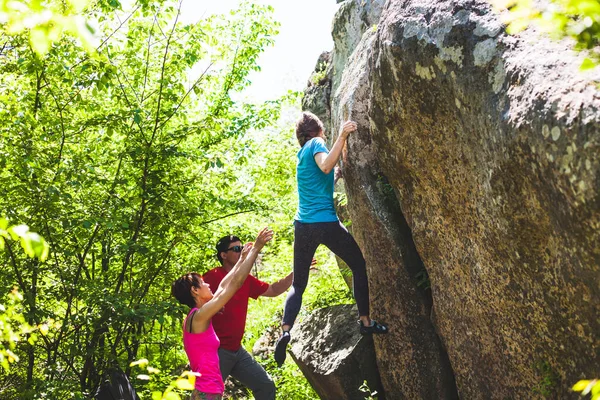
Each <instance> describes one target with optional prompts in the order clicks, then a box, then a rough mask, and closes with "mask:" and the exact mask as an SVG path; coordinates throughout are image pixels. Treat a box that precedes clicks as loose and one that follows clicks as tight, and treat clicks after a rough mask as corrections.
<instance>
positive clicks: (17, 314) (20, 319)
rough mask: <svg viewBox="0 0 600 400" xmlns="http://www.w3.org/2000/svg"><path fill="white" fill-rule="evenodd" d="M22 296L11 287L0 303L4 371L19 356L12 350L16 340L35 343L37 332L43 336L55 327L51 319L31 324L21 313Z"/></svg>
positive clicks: (0, 357)
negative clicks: (3, 300) (2, 302)
mask: <svg viewBox="0 0 600 400" xmlns="http://www.w3.org/2000/svg"><path fill="white" fill-rule="evenodd" d="M22 301H23V296H22V295H21V293H19V291H18V290H17V289H13V290H12V291H11V292H10V293H9V294H8V296H7V297H6V299H5V302H4V304H0V366H1V367H2V369H4V370H5V371H8V370H9V369H10V364H11V363H13V362H16V361H19V356H18V355H16V354H15V353H14V352H13V350H15V347H16V345H17V343H18V342H20V341H22V340H23V339H24V338H27V341H28V342H29V343H30V344H33V343H35V341H36V340H37V338H38V333H39V334H41V335H43V336H45V335H46V334H47V333H48V331H49V330H50V329H53V328H55V327H56V325H55V323H54V321H53V320H49V321H45V322H44V323H42V324H40V325H38V326H31V325H29V324H28V323H27V321H25V317H24V316H23V314H22V309H21V302H22Z"/></svg>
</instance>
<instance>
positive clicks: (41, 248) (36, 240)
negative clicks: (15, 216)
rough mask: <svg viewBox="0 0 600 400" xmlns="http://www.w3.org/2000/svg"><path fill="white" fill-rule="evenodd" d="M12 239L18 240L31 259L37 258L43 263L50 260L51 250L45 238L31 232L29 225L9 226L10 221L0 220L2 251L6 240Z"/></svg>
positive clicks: (0, 248) (0, 244) (0, 246)
mask: <svg viewBox="0 0 600 400" xmlns="http://www.w3.org/2000/svg"><path fill="white" fill-rule="evenodd" d="M10 239H12V240H14V241H17V240H18V241H19V243H20V244H21V247H23V250H24V251H25V254H27V255H28V256H29V257H31V258H34V257H37V258H38V259H39V260H40V261H42V262H43V261H46V259H47V258H48V253H49V251H50V248H49V246H48V243H46V241H45V240H44V238H43V237H41V236H40V235H38V234H37V233H35V232H31V231H29V227H28V226H27V225H15V226H8V220H7V219H6V218H0V250H4V248H5V247H6V240H10Z"/></svg>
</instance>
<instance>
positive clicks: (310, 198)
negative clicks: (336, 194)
mask: <svg viewBox="0 0 600 400" xmlns="http://www.w3.org/2000/svg"><path fill="white" fill-rule="evenodd" d="M317 153H325V154H329V150H328V149H327V146H326V145H325V141H324V140H323V138H320V137H317V138H313V139H311V140H309V141H308V142H306V143H305V144H304V146H302V148H301V149H300V151H298V166H297V167H296V179H297V181H298V211H297V212H296V216H295V217H294V219H295V220H296V221H300V222H302V223H308V224H310V223H315V222H335V221H337V220H338V217H337V214H336V213H335V207H334V206H333V181H334V175H335V173H334V171H333V170H332V171H330V172H329V173H328V174H325V173H324V172H323V171H321V168H319V166H318V165H317V162H316V161H315V154H317Z"/></svg>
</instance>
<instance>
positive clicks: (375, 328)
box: [358, 319, 388, 335]
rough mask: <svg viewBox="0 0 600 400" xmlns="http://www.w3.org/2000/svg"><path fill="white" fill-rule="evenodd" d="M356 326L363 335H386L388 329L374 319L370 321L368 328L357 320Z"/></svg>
mask: <svg viewBox="0 0 600 400" xmlns="http://www.w3.org/2000/svg"><path fill="white" fill-rule="evenodd" d="M358 324H359V325H360V333H361V334H363V335H372V334H381V333H388V327H387V326H386V325H384V324H380V323H379V322H377V321H375V320H374V319H372V320H371V325H369V326H364V325H363V323H362V321H361V320H358Z"/></svg>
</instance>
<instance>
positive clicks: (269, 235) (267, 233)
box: [254, 227, 273, 251]
mask: <svg viewBox="0 0 600 400" xmlns="http://www.w3.org/2000/svg"><path fill="white" fill-rule="evenodd" d="M271 239H273V231H272V230H271V229H269V227H265V228H263V229H262V230H261V231H260V232H259V233H258V236H257V237H256V240H255V241H254V248H256V249H257V250H258V251H260V250H262V248H263V247H265V244H267V242H269V241H270V240H271Z"/></svg>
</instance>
